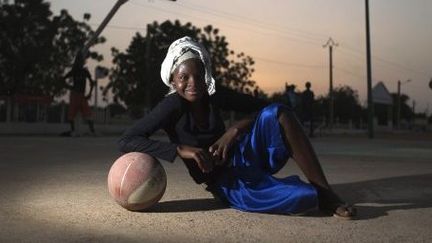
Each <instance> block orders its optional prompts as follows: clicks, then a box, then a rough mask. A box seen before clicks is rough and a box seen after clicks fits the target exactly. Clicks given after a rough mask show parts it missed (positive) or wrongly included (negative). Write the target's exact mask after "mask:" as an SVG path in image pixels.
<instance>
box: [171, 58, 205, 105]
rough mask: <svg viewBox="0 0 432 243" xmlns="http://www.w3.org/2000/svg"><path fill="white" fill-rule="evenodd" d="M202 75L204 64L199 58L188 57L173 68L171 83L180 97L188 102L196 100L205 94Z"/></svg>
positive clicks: (203, 73)
mask: <svg viewBox="0 0 432 243" xmlns="http://www.w3.org/2000/svg"><path fill="white" fill-rule="evenodd" d="M204 75H205V70H204V64H203V63H202V62H201V60H199V59H195V58H193V59H188V60H186V61H184V62H182V63H181V64H180V65H179V66H178V67H177V68H176V69H175V70H174V72H173V75H172V80H171V84H172V85H173V87H174V88H175V90H176V92H177V94H179V95H180V96H181V97H183V98H184V99H186V100H187V101H189V102H196V101H199V100H200V99H201V98H202V97H204V96H205V95H206V94H207V87H206V84H205V80H204Z"/></svg>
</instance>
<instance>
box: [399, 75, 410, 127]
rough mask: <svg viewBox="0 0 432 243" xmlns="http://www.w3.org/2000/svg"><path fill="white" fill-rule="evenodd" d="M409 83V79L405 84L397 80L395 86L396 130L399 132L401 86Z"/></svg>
mask: <svg viewBox="0 0 432 243" xmlns="http://www.w3.org/2000/svg"><path fill="white" fill-rule="evenodd" d="M409 82H411V79H408V80H406V81H405V82H401V81H400V80H398V86H397V128H398V130H400V113H401V86H402V84H406V83H409Z"/></svg>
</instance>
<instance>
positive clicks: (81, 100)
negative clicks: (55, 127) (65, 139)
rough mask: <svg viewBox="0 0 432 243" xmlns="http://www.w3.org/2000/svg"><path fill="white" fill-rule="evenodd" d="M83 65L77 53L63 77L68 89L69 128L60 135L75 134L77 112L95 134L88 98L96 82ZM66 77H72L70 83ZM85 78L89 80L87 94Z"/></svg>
mask: <svg viewBox="0 0 432 243" xmlns="http://www.w3.org/2000/svg"><path fill="white" fill-rule="evenodd" d="M84 65H85V59H84V58H83V57H81V56H80V55H78V56H77V57H76V59H75V62H74V65H73V67H72V70H71V71H69V72H68V73H67V74H66V76H65V77H64V81H65V85H66V87H67V88H68V89H69V90H70V96H69V111H68V121H69V123H70V128H71V130H70V131H68V132H64V133H62V134H61V135H62V136H74V135H75V122H74V119H75V117H76V115H77V114H78V112H80V113H81V116H82V117H83V118H84V119H85V120H86V122H87V124H88V125H89V128H90V132H91V134H92V135H95V128H94V124H93V120H92V119H91V116H92V112H91V109H90V107H89V104H88V99H90V97H91V94H92V91H93V88H94V86H95V83H96V82H95V81H94V80H93V79H92V77H91V75H90V72H89V70H88V69H87V67H85V66H84ZM68 79H72V85H71V84H69V83H68V82H67V80H68ZM87 79H88V80H89V81H90V91H89V93H88V94H87V95H85V90H86V85H87Z"/></svg>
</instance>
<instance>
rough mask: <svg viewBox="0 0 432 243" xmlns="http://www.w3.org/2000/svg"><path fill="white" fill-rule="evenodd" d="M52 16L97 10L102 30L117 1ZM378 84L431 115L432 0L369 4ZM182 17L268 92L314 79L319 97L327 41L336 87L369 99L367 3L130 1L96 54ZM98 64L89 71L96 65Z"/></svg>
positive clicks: (55, 1)
mask: <svg viewBox="0 0 432 243" xmlns="http://www.w3.org/2000/svg"><path fill="white" fill-rule="evenodd" d="M49 2H50V3H51V7H52V11H53V12H54V14H58V12H59V11H60V10H61V9H67V10H68V11H69V13H70V14H71V15H73V16H74V17H75V18H76V19H78V20H82V16H83V14H84V13H87V12H88V13H91V15H92V18H91V21H90V23H91V24H92V27H93V29H96V28H97V26H98V25H99V23H100V22H101V21H102V20H103V18H104V17H105V16H106V14H107V13H108V12H109V10H110V9H111V8H112V6H113V5H114V3H115V2H116V0H92V1H88V0H87V1H85V0H74V1H71V0H52V1H49ZM369 4H370V23H371V45H372V56H373V58H372V78H373V85H375V84H376V83H377V82H378V81H383V82H384V84H385V85H386V86H387V89H388V90H389V91H390V92H396V90H397V81H398V80H401V81H405V80H408V79H410V80H412V81H411V82H409V83H405V84H403V85H402V93H405V94H407V95H408V96H410V98H411V100H410V101H409V102H410V105H412V102H413V100H415V102H416V112H424V111H425V110H426V109H428V112H429V114H430V113H431V112H432V99H431V97H432V90H431V89H430V88H429V86H428V83H429V81H430V80H431V78H432V20H431V18H432V1H430V0H411V1H407V0H376V1H373V0H371V1H370V3H369ZM176 19H178V20H180V21H181V22H182V23H186V22H191V23H192V24H194V25H195V26H197V27H204V26H206V25H208V24H211V25H213V26H214V27H217V28H219V30H220V34H221V35H224V36H226V38H227V41H228V42H229V47H230V49H232V50H234V51H236V52H244V53H246V54H247V55H249V56H251V57H252V58H254V60H255V61H256V64H255V70H256V71H255V73H254V75H253V77H252V79H253V80H255V81H256V82H257V84H258V85H259V86H260V87H261V88H262V89H263V90H264V91H266V92H267V93H269V94H271V93H273V92H276V91H282V90H283V87H284V84H285V82H288V83H293V84H295V85H296V86H297V89H298V90H303V89H304V84H305V82H306V81H311V82H312V89H313V90H314V92H315V95H323V94H326V93H327V92H328V88H329V68H328V64H329V60H328V59H329V51H328V49H326V48H323V45H324V44H325V43H326V42H327V40H328V39H329V37H331V38H332V39H334V40H335V42H337V43H338V44H339V45H338V46H337V47H335V48H334V52H333V62H334V71H333V73H334V86H335V87H336V86H339V85H349V86H351V87H352V88H353V89H355V90H357V91H358V93H359V96H360V101H361V103H362V104H364V102H365V100H366V87H367V86H366V85H367V83H366V58H365V45H366V44H365V1H364V0H330V1H329V0H266V1H258V0H219V1H204V0H202V1H198V0H178V1H177V2H170V1H165V0H129V1H128V2H127V3H126V4H124V5H123V6H122V7H121V8H120V10H119V11H118V12H117V14H116V16H114V18H113V19H112V20H111V22H110V23H109V25H108V27H107V28H106V29H105V30H104V31H103V33H102V35H103V36H105V37H106V38H107V42H106V43H105V44H103V45H101V46H99V47H97V50H98V51H100V52H101V53H102V54H104V57H105V60H104V62H103V63H102V64H103V65H105V66H110V65H111V54H110V48H111V47H116V48H118V49H120V50H124V49H125V48H126V47H127V46H128V45H129V43H130V41H131V38H132V36H133V35H134V34H135V33H136V32H140V33H142V35H145V33H146V25H147V24H148V23H151V22H153V21H158V22H163V21H165V20H176ZM94 65H95V64H94V63H89V66H90V67H91V68H92V67H94Z"/></svg>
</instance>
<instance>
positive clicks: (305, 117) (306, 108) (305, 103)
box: [301, 82, 315, 137]
mask: <svg viewBox="0 0 432 243" xmlns="http://www.w3.org/2000/svg"><path fill="white" fill-rule="evenodd" d="M305 86H306V90H305V91H303V93H302V96H301V100H302V123H303V126H305V125H306V123H309V137H313V136H314V134H313V132H314V131H313V130H314V129H313V106H314V100H315V95H314V93H313V92H312V90H311V86H312V85H311V83H310V82H306V85H305Z"/></svg>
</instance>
